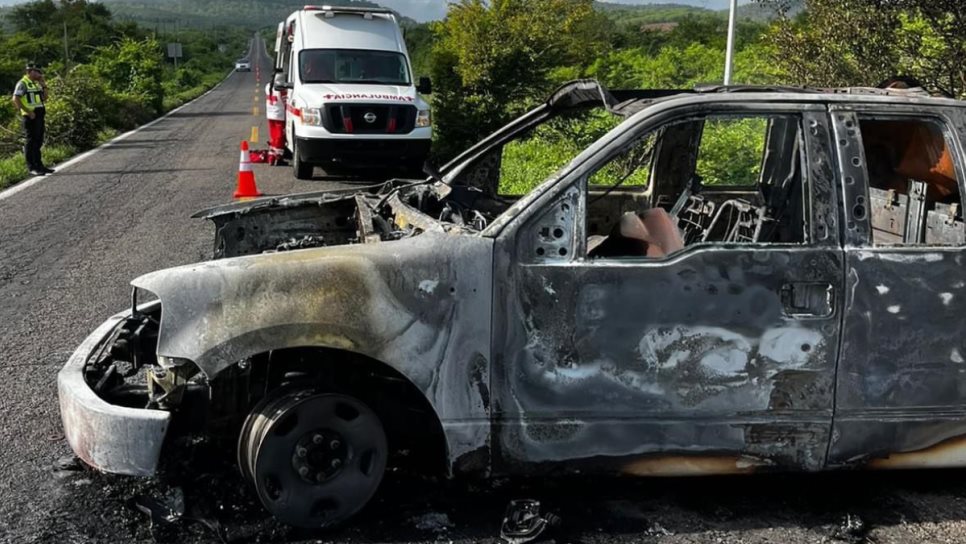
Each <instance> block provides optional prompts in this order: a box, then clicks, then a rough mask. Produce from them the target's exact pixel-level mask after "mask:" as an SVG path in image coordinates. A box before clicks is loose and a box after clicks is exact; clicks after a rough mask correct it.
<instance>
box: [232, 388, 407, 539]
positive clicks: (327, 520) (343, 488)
mask: <svg viewBox="0 0 966 544" xmlns="http://www.w3.org/2000/svg"><path fill="white" fill-rule="evenodd" d="M388 451H389V448H388V443H387V440H386V434H385V431H384V430H383V427H382V422H381V421H380V420H379V417H378V416H377V415H376V413H375V412H373V411H372V410H371V409H370V408H369V407H368V406H366V405H365V404H364V403H363V402H362V401H360V400H358V399H356V398H354V397H350V396H348V395H339V394H328V393H318V392H316V391H313V390H288V391H283V392H281V393H279V394H278V395H277V396H274V397H270V398H268V399H266V400H264V401H263V402H261V403H259V404H258V405H257V406H256V407H255V408H254V410H252V412H251V414H249V416H248V419H247V420H246V421H245V424H244V426H243V428H242V433H241V436H240V437H239V441H238V462H239V465H240V468H241V471H242V474H243V475H244V476H245V478H246V479H248V480H249V481H250V482H252V484H253V485H254V486H255V491H256V492H257V494H258V498H259V499H260V500H261V501H262V504H263V505H264V506H265V508H266V509H268V510H269V511H270V512H271V513H272V514H273V515H274V516H275V517H276V518H278V519H279V520H280V521H282V522H284V523H287V524H289V525H294V526H298V527H306V528H320V527H330V526H333V525H336V524H339V523H341V522H343V521H345V520H347V519H348V518H350V517H351V516H352V515H354V514H355V513H357V512H358V511H359V510H361V509H362V507H363V506H365V505H366V503H368V502H369V500H370V499H371V498H372V496H373V495H374V494H375V492H376V489H377V488H378V487H379V483H380V482H381V481H382V476H383V473H384V472H385V470H386V459H387V457H388Z"/></svg>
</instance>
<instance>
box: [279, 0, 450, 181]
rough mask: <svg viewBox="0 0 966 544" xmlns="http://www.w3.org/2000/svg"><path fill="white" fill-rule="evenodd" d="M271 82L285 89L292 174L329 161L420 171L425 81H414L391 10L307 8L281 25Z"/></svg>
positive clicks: (426, 132)
mask: <svg viewBox="0 0 966 544" xmlns="http://www.w3.org/2000/svg"><path fill="white" fill-rule="evenodd" d="M278 42H279V43H278V48H277V49H278V53H277V60H276V70H278V71H279V72H280V74H281V76H280V77H279V79H278V80H277V81H279V83H277V84H276V87H282V88H285V89H287V90H288V103H287V111H288V114H287V116H286V127H285V130H286V147H287V149H288V150H289V151H290V152H291V154H292V164H293V166H294V168H295V177H297V178H299V179H309V178H311V177H312V172H313V167H315V166H323V167H324V166H326V165H331V164H333V163H335V164H344V165H347V166H356V165H358V166H362V165H365V166H386V167H396V166H399V167H404V168H408V169H418V167H419V166H420V165H422V163H423V162H424V161H425V159H426V157H427V155H428V154H429V149H430V140H431V138H432V121H431V117H430V107H429V104H428V103H427V102H426V101H425V100H423V98H422V97H421V96H420V93H422V94H429V93H430V92H432V89H431V84H430V81H429V78H425V77H424V78H419V81H418V84H417V83H416V82H415V81H414V77H413V73H412V65H411V63H410V61H409V53H408V51H407V50H406V43H405V41H404V40H403V35H402V31H401V30H400V28H399V24H398V22H397V20H396V15H395V13H394V12H392V11H390V10H386V9H369V8H350V7H332V6H305V7H304V8H303V9H301V10H299V11H296V12H295V13H292V14H291V15H290V16H289V17H288V18H287V19H286V20H285V23H284V28H283V29H282V35H281V37H280V39H279V40H278Z"/></svg>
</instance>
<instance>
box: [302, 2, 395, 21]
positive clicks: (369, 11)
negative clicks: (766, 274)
mask: <svg viewBox="0 0 966 544" xmlns="http://www.w3.org/2000/svg"><path fill="white" fill-rule="evenodd" d="M302 9H303V10H305V11H321V12H323V16H324V17H326V18H329V17H335V15H336V14H337V13H354V14H356V15H362V16H363V17H365V18H366V19H372V16H373V15H389V16H390V17H395V15H396V12H394V11H393V10H391V9H386V8H360V7H349V6H328V5H323V6H313V5H308V6H305V7H303V8H302Z"/></svg>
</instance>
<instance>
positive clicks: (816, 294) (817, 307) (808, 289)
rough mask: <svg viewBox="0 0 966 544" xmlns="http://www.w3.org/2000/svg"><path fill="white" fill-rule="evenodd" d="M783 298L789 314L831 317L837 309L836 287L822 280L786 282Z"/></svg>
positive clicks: (791, 315)
mask: <svg viewBox="0 0 966 544" xmlns="http://www.w3.org/2000/svg"><path fill="white" fill-rule="evenodd" d="M781 299H782V310H783V311H784V312H785V315H787V316H790V317H796V316H797V317H829V316H830V315H832V313H833V311H834V310H835V287H834V286H833V285H832V284H831V283H822V282H794V283H786V284H785V285H783V286H782V289H781Z"/></svg>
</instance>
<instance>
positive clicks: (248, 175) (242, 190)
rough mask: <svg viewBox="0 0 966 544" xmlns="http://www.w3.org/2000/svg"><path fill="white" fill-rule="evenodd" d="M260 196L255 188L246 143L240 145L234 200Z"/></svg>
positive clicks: (253, 173) (253, 174)
mask: <svg viewBox="0 0 966 544" xmlns="http://www.w3.org/2000/svg"><path fill="white" fill-rule="evenodd" d="M256 196H262V193H261V192H260V191H259V190H258V187H256V186H255V172H253V171H252V161H251V158H250V157H249V156H248V141H243V142H242V143H241V159H239V164H238V188H237V189H235V198H254V197H256Z"/></svg>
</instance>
